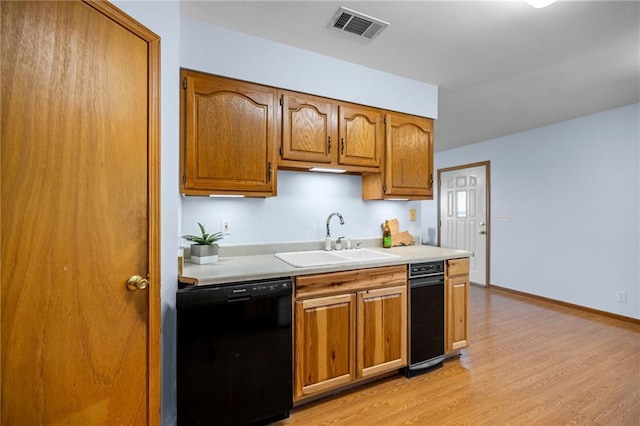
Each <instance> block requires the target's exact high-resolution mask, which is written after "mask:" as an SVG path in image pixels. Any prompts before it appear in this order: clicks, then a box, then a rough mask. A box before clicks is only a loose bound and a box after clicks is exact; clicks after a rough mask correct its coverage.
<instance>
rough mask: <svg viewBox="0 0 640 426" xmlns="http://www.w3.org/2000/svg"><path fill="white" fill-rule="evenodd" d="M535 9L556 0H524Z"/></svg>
mask: <svg viewBox="0 0 640 426" xmlns="http://www.w3.org/2000/svg"><path fill="white" fill-rule="evenodd" d="M524 1H526V2H527V3H529V4H530V5H531V6H533V7H535V8H536V9H541V8H543V7H547V6H549V5H550V4H551V3H555V2H556V0H524Z"/></svg>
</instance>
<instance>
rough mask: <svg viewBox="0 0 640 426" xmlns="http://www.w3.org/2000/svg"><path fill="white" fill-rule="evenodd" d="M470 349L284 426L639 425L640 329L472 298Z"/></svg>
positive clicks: (570, 312)
mask: <svg viewBox="0 0 640 426" xmlns="http://www.w3.org/2000/svg"><path fill="white" fill-rule="evenodd" d="M470 317H471V323H470V341H471V344H470V346H469V347H468V348H466V349H464V350H462V351H461V355H460V357H459V358H453V359H450V360H448V361H446V362H445V364H444V366H443V367H442V368H440V369H438V370H435V371H432V372H430V373H427V374H425V375H422V376H418V377H415V378H413V379H410V380H409V379H406V378H404V377H403V376H394V377H391V378H388V379H384V380H382V381H379V382H376V383H373V384H371V385H368V386H365V387H363V388H358V389H356V390H352V391H348V392H344V393H341V394H338V395H334V396H331V397H328V398H325V399H323V400H321V401H316V402H314V403H310V404H307V405H304V406H301V407H298V408H296V409H294V410H293V411H292V413H291V417H290V418H289V419H288V420H286V421H283V422H279V423H278V424H279V425H457V424H465V425H504V424H519V425H556V424H578V425H640V326H638V325H634V324H629V323H625V322H621V321H618V320H615V319H610V318H606V317H602V316H599V315H596V314H591V313H586V312H582V311H578V310H574V309H572V308H567V307H562V306H558V305H554V304H550V303H547V302H543V301H538V300H534V299H530V298H527V297H523V296H519V295H513V294H510V293H506V292H503V291H500V290H485V289H483V288H477V287H472V288H471V312H470Z"/></svg>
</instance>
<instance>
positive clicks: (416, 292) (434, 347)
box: [404, 261, 444, 377]
mask: <svg viewBox="0 0 640 426" xmlns="http://www.w3.org/2000/svg"><path fill="white" fill-rule="evenodd" d="M409 304H410V312H411V316H410V318H409V330H410V332H409V366H408V367H405V369H404V374H405V376H406V377H413V376H416V375H418V374H422V373H424V372H427V371H430V370H433V369H434V368H438V367H440V366H442V361H443V360H444V262H443V261H435V262H423V263H413V264H411V265H409Z"/></svg>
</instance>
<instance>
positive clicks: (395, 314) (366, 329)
mask: <svg viewBox="0 0 640 426" xmlns="http://www.w3.org/2000/svg"><path fill="white" fill-rule="evenodd" d="M357 336H358V338H357V345H356V347H357V348H358V362H357V366H358V378H361V377H369V376H373V375H376V374H379V373H383V372H385V371H389V370H394V369H397V368H400V367H404V366H405V365H407V287H406V286H397V287H389V288H381V289H375V290H367V291H362V292H359V293H358V333H357Z"/></svg>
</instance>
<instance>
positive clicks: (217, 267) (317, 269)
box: [178, 245, 472, 285]
mask: <svg viewBox="0 0 640 426" xmlns="http://www.w3.org/2000/svg"><path fill="white" fill-rule="evenodd" d="M368 248H370V247H368ZM371 249H372V250H379V251H381V252H384V253H392V254H395V255H397V256H399V257H394V258H390V259H384V260H376V261H363V262H351V263H348V264H345V263H341V264H332V265H325V266H313V267H307V268H297V267H294V266H291V265H289V264H288V263H286V262H285V261H283V260H280V259H279V258H277V257H276V256H275V255H274V254H273V253H269V254H248V255H238V256H222V255H221V256H220V258H219V261H218V262H217V263H212V264H207V265H197V264H194V263H191V262H189V261H185V262H184V268H183V271H182V275H180V277H178V280H179V281H180V282H181V283H186V284H194V285H212V284H225V283H234V282H241V281H251V280H258V279H268V278H280V277H292V276H298V275H309V274H317V273H327V272H337V271H348V270H354V269H364V268H375V267H378V266H391V265H402V264H408V263H415V262H429V261H435V260H446V259H455V258H461V257H469V256H471V254H472V253H471V252H468V251H465V250H454V249H447V248H440V247H433V246H423V245H414V246H402V247H393V248H391V249H383V248H377V247H374V248H371ZM353 250H355V249H353ZM279 251H282V252H283V251H291V250H288V249H287V248H283V249H282V250H279Z"/></svg>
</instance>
